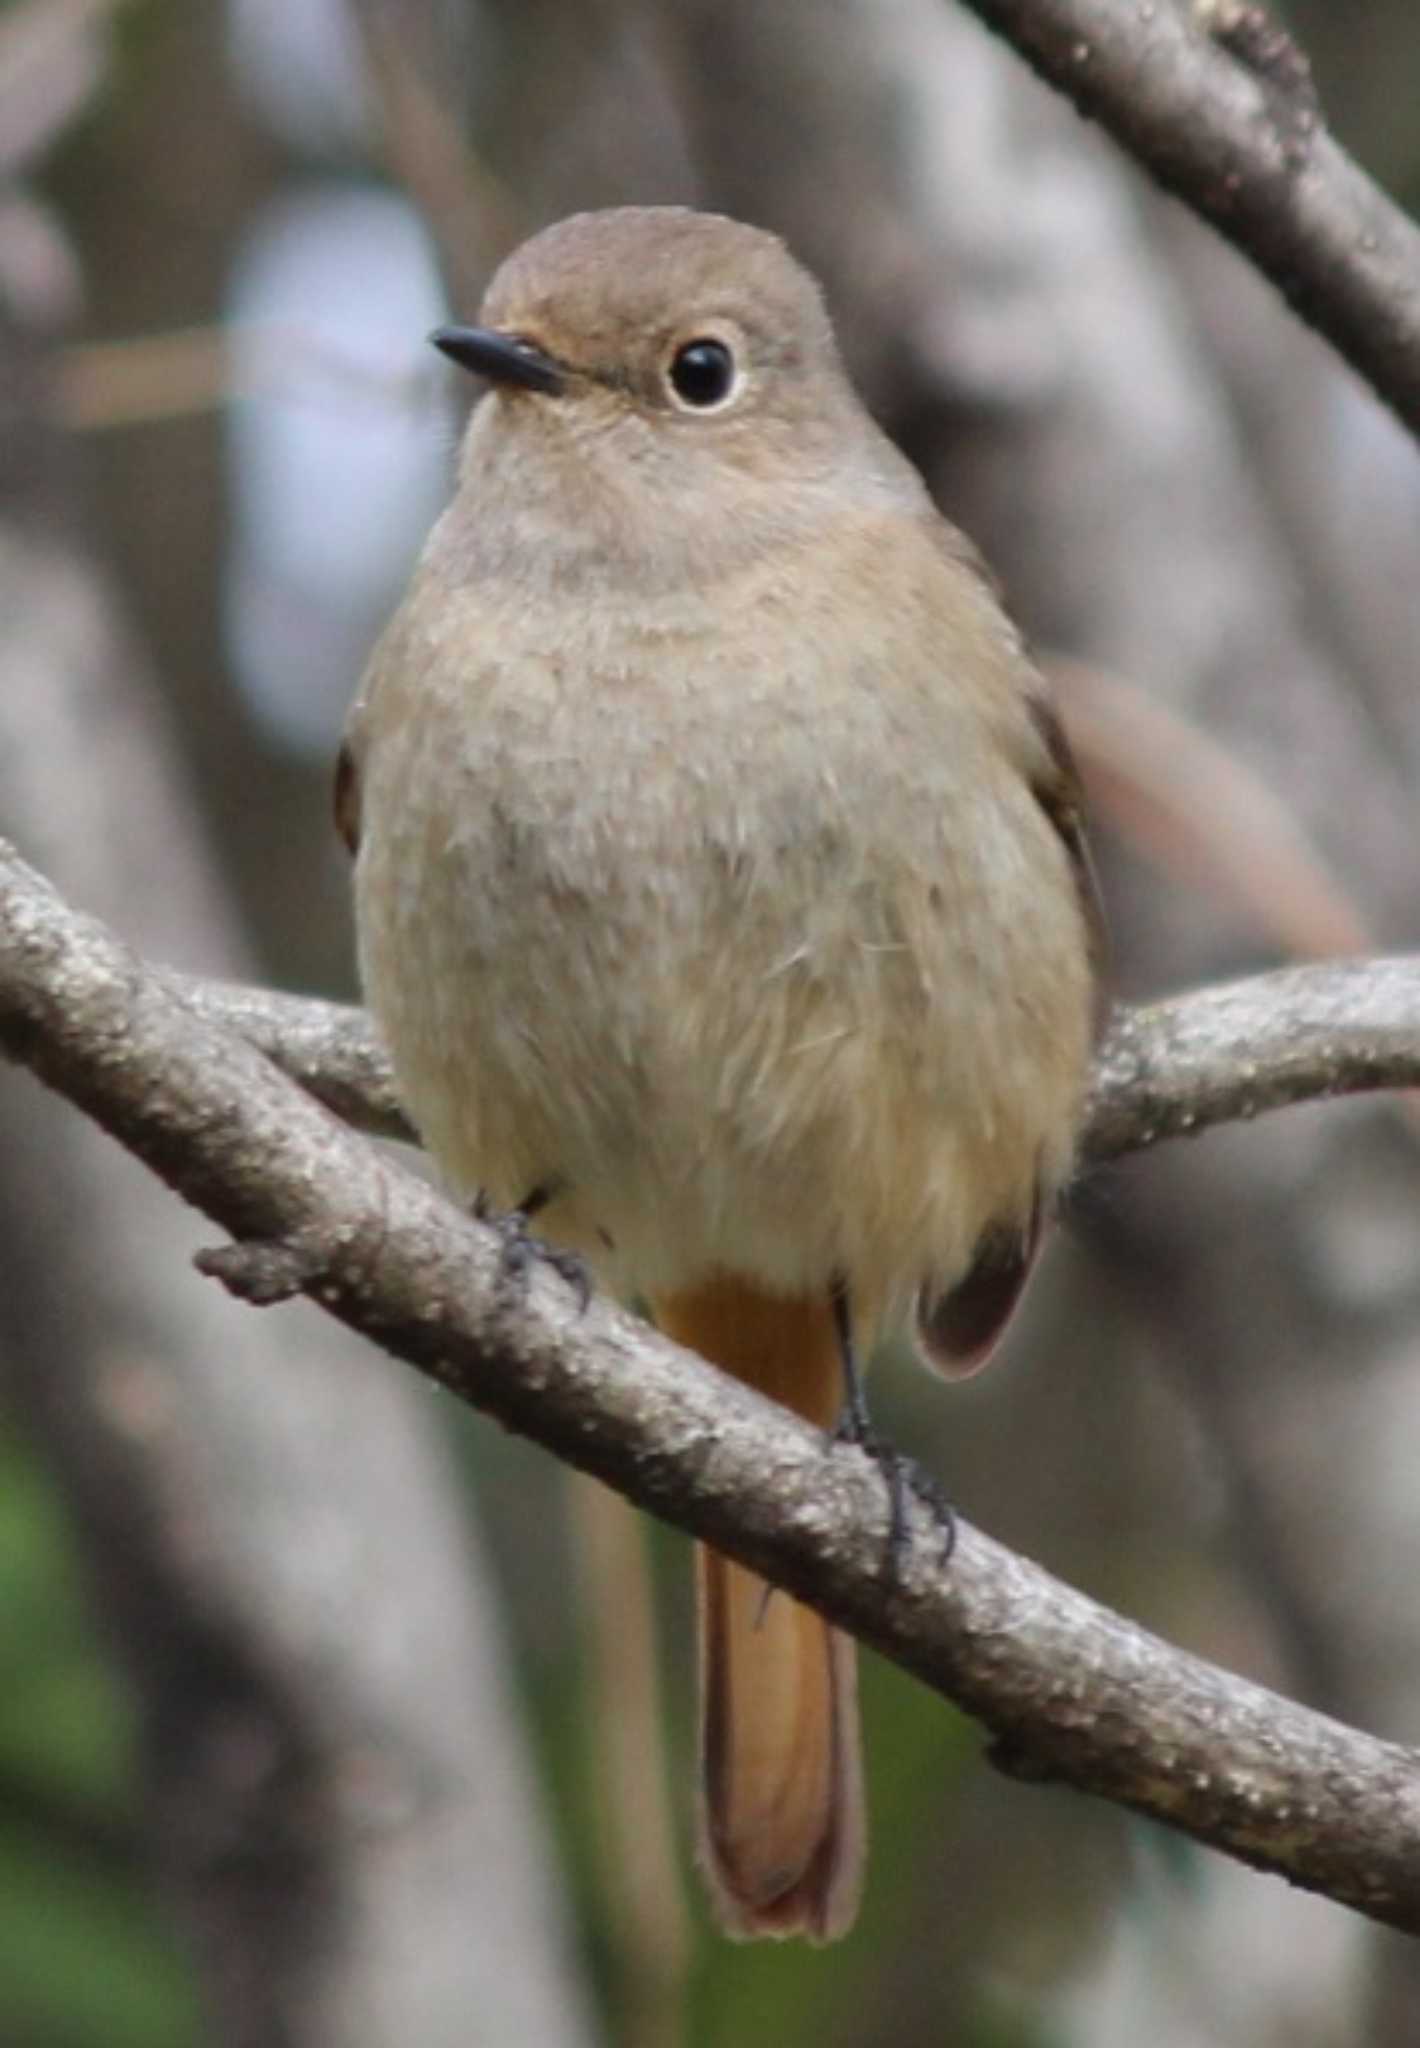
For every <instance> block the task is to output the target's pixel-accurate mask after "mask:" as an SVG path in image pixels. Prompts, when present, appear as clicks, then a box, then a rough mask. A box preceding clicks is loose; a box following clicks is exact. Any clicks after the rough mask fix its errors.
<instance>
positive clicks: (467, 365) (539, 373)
mask: <svg viewBox="0 0 1420 2048" xmlns="http://www.w3.org/2000/svg"><path fill="white" fill-rule="evenodd" d="M429 339H430V341H432V342H433V344H434V346H435V348H437V349H439V350H441V351H442V353H443V354H444V355H446V356H447V357H448V358H449V360H450V361H451V362H455V363H457V364H458V365H459V367H460V368H461V369H464V370H471V371H472V373H473V374H474V376H475V377H486V378H487V379H488V381H489V383H490V384H513V385H516V386H517V387H518V388H519V389H520V390H523V391H545V392H547V393H549V394H550V395H551V396H553V397H556V396H557V394H558V393H559V392H560V391H561V390H562V389H563V388H564V386H565V384H566V381H567V380H566V377H565V376H564V374H563V371H562V369H561V366H560V365H559V364H557V363H555V362H554V361H553V360H552V357H551V356H548V355H544V354H543V352H542V350H541V349H540V348H537V347H535V346H534V345H533V343H532V342H530V341H523V340H521V339H520V338H519V336H517V335H516V334H500V333H499V332H498V330H497V328H496V327H436V328H435V329H434V332H433V333H432V334H431V335H430V336H429Z"/></svg>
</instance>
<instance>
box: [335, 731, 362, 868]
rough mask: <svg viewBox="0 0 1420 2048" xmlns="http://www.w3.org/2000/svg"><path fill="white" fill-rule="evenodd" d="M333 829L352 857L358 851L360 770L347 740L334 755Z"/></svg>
mask: <svg viewBox="0 0 1420 2048" xmlns="http://www.w3.org/2000/svg"><path fill="white" fill-rule="evenodd" d="M333 797H334V804H335V829H336V831H337V832H338V833H339V834H340V836H341V838H342V839H343V840H344V841H345V844H346V847H347V848H348V849H349V852H350V855H351V857H352V859H353V858H354V856H355V855H356V854H357V853H358V852H359V851H360V771H359V770H358V769H357V768H356V766H355V755H354V753H353V752H352V750H351V746H350V742H349V740H347V741H346V742H345V744H344V746H343V747H342V748H341V749H340V752H339V753H338V754H337V755H336V757H335V788H334V792H333Z"/></svg>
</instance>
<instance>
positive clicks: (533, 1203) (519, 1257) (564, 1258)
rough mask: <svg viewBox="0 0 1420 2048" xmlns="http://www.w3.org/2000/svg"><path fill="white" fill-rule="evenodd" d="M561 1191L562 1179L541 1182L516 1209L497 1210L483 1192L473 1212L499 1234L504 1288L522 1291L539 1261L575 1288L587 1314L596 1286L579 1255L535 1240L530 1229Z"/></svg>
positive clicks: (544, 1241) (543, 1240) (578, 1301)
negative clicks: (531, 1223) (530, 1224)
mask: <svg viewBox="0 0 1420 2048" xmlns="http://www.w3.org/2000/svg"><path fill="white" fill-rule="evenodd" d="M561 1192H562V1182H561V1181H560V1180H558V1179H556V1178H553V1179H551V1180H540V1181H538V1183H537V1184H536V1186H535V1187H532V1188H530V1189H529V1190H528V1192H527V1194H526V1195H524V1197H523V1199H522V1201H521V1202H519V1204H518V1206H517V1208H516V1209H506V1210H505V1209H496V1208H495V1207H494V1206H493V1204H492V1203H491V1202H490V1201H489V1199H488V1197H487V1196H486V1195H485V1194H483V1193H482V1192H480V1193H479V1194H478V1195H476V1196H475V1197H474V1202H473V1213H474V1215H475V1216H476V1217H477V1218H478V1220H479V1222H480V1223H487V1224H490V1225H491V1226H492V1228H493V1229H494V1230H496V1231H497V1233H498V1238H499V1242H500V1244H501V1247H502V1260H501V1264H500V1268H499V1274H498V1278H499V1281H500V1283H501V1284H502V1285H504V1286H506V1287H509V1288H519V1289H521V1288H523V1287H525V1286H526V1285H527V1277H528V1274H529V1272H530V1271H531V1269H532V1267H533V1264H534V1263H535V1262H536V1263H537V1264H540V1265H544V1266H550V1267H551V1268H552V1270H553V1272H554V1273H557V1274H560V1275H561V1277H562V1279H564V1280H565V1281H566V1283H567V1285H568V1286H569V1287H570V1288H571V1289H572V1291H573V1293H574V1294H575V1295H576V1297H577V1306H578V1308H579V1310H580V1311H581V1313H582V1314H584V1315H585V1313H586V1310H587V1304H588V1303H589V1302H590V1300H591V1298H592V1283H591V1280H590V1278H589V1276H588V1273H587V1268H586V1265H585V1264H584V1262H583V1261H582V1260H581V1259H580V1258H579V1257H578V1256H577V1254H576V1252H569V1251H564V1250H563V1248H562V1247H561V1246H560V1245H555V1244H548V1242H547V1241H546V1239H545V1238H541V1237H535V1236H534V1235H533V1233H532V1231H531V1230H529V1228H528V1225H529V1223H530V1222H531V1221H532V1219H533V1217H534V1216H536V1215H538V1214H539V1213H540V1211H542V1210H543V1209H545V1208H546V1207H547V1205H548V1203H549V1202H551V1201H552V1200H554V1198H555V1197H556V1196H557V1195H559V1194H560V1193H561Z"/></svg>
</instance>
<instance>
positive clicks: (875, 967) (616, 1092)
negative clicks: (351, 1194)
mask: <svg viewBox="0 0 1420 2048" xmlns="http://www.w3.org/2000/svg"><path fill="white" fill-rule="evenodd" d="M648 851H649V850H648V849H646V848H644V847H643V848H642V849H640V851H639V852H638V853H637V854H636V855H635V856H634V857H628V856H627V854H626V852H625V849H618V850H617V851H616V852H612V851H610V850H609V849H608V848H607V847H603V848H602V850H601V854H600V857H599V858H598V859H596V860H593V861H591V862H588V861H587V860H586V859H585V858H584V857H583V856H584V855H585V852H586V849H585V848H582V849H574V848H572V847H571V846H561V847H559V846H558V845H557V843H556V839H555V835H553V838H552V840H550V841H549V842H547V843H544V844H542V845H541V846H540V847H534V846H533V845H532V844H530V843H529V842H528V840H527V838H526V835H524V837H523V840H522V843H521V845H520V847H519V850H518V856H517V860H516V862H515V863H514V864H513V866H511V867H510V865H509V862H508V849H507V848H506V847H502V848H498V847H494V846H491V845H484V846H482V847H481V848H474V847H472V846H469V847H465V848H464V849H463V850H462V852H461V855H460V857H459V858H458V859H456V860H453V861H445V862H444V863H442V864H438V863H436V864H432V865H431V864H429V863H425V864H424V866H423V869H422V872H421V874H420V880H419V882H418V883H417V885H415V886H414V887H413V889H412V891H411V893H410V894H409V895H407V896H406V898H405V899H404V901H403V907H402V910H401V912H400V914H398V915H394V916H391V915H389V914H386V915H384V916H381V917H372V916H370V915H368V914H367V915H366V916H365V917H364V918H362V936H363V950H364V954H365V975H366V982H367V987H368V989H369V992H370V997H371V1002H372V1006H373V1008H374V1010H375V1013H376V1016H377V1019H378V1021H379V1023H380V1026H381V1029H382V1031H383V1033H384V1035H385V1038H386V1040H387V1042H388V1045H389V1048H390V1051H391V1054H392V1057H393V1059H394V1063H395V1067H396V1071H397V1074H398V1077H399V1082H400V1086H401V1089H402V1091H403V1094H404V1097H405V1100H406V1102H407V1104H408V1106H409V1109H410V1111H411V1114H412V1116H413V1118H414V1120H415V1122H416V1124H417V1125H418V1127H419V1128H420V1130H421V1132H422V1134H423V1136H424V1138H425V1141H426V1143H427V1145H428V1147H429V1149H430V1151H431V1152H432V1154H433V1155H434V1156H435V1158H436V1159H437V1160H438V1161H439V1163H440V1165H441V1167H442V1169H443V1171H444V1172H445V1174H446V1176H447V1177H448V1178H449V1179H450V1181H451V1182H452V1184H453V1185H454V1186H455V1187H456V1188H458V1189H460V1190H462V1191H464V1192H471V1191H472V1190H473V1189H475V1188H481V1189H484V1190H486V1192H487V1193H488V1194H489V1195H490V1196H491V1197H492V1199H493V1200H494V1201H495V1202H497V1203H498V1204H500V1205H502V1206H506V1207H513V1206H517V1205H520V1204H522V1203H523V1202H524V1201H525V1200H526V1199H527V1198H528V1196H529V1195H530V1194H531V1193H532V1192H533V1191H534V1190H541V1191H546V1192H547V1193H548V1194H549V1197H550V1199H549V1200H548V1203H547V1206H546V1208H545V1210H544V1211H543V1212H542V1214H541V1216H540V1219H539V1228H540V1229H541V1228H545V1229H546V1231H547V1234H548V1235H550V1236H554V1237H556V1238H557V1239H559V1240H560V1241H563V1242H565V1243H568V1244H571V1245H573V1246H574V1247H576V1248H577V1249H578V1250H580V1251H582V1252H583V1253H584V1254H586V1255H587V1256H588V1257H589V1259H590V1260H591V1261H592V1263H593V1264H594V1265H595V1266H596V1267H597V1268H598V1269H599V1270H600V1271H601V1272H602V1274H603V1276H604V1277H605V1278H606V1279H607V1281H608V1282H609V1283H610V1284H612V1285H614V1286H616V1287H618V1288H620V1289H621V1290H622V1291H637V1292H644V1293H655V1292H658V1291H665V1290H669V1289H675V1288H679V1287H683V1286H686V1285H690V1284H693V1283H694V1282H695V1281H696V1280H698V1279H699V1278H700V1277H702V1276H703V1275H704V1274H706V1273H707V1272H709V1271H712V1270H714V1269H716V1268H723V1269H726V1270H729V1271H734V1272H738V1273H741V1274H744V1275H746V1276H749V1277H752V1278H755V1279H757V1280H758V1281H760V1282H761V1283H762V1284H763V1285H765V1286H767V1287H771V1288H776V1289H780V1290H783V1291H787V1292H794V1291H799V1290H803V1289H817V1288H821V1287H823V1286H824V1285H826V1284H827V1283H828V1282H829V1281H830V1280H831V1279H832V1278H833V1277H834V1276H835V1275H837V1274H841V1273H842V1274H847V1275H849V1276H850V1277H852V1278H853V1280H854V1283H855V1286H856V1287H857V1289H858V1292H859V1294H860V1296H861V1297H864V1298H872V1299H873V1300H874V1301H876V1303H877V1305H878V1307H879V1308H880V1309H886V1308H888V1307H889V1306H890V1305H891V1304H892V1303H893V1302H894V1301H900V1300H901V1299H902V1298H904V1297H905V1296H906V1295H907V1294H910V1292H911V1291H912V1289H913V1288H915V1287H916V1286H917V1285H918V1284H920V1283H921V1282H922V1280H923V1279H924V1277H925V1276H926V1275H927V1274H929V1273H937V1274H951V1273H953V1272H955V1271H956V1270H958V1269H960V1268H964V1267H965V1265H966V1263H967V1262H968V1260H969V1258H970V1255H971V1251H972V1247H973V1245H974V1243H975V1240H976V1237H977V1234H978V1232H979V1231H980V1229H981V1228H982V1226H983V1224H984V1223H985V1222H986V1221H988V1220H990V1219H991V1217H992V1216H993V1215H995V1216H1011V1215H1016V1214H1021V1213H1024V1212H1026V1211H1028V1210H1029V1207H1030V1204H1031V1201H1032V1191H1033V1188H1034V1184H1035V1179H1036V1176H1037V1174H1038V1173H1039V1172H1040V1170H1041V1164H1042V1160H1043V1159H1048V1155H1049V1154H1050V1152H1051V1150H1052V1148H1053V1149H1054V1152H1055V1153H1057V1154H1058V1155H1059V1157H1060V1161H1061V1170H1063V1159H1064V1152H1065V1149H1066V1147H1067V1146H1068V1130H1069V1126H1070V1123H1071V1122H1072V1120H1073V1115H1074V1098H1075V1096H1076V1095H1077V1094H1078V1072H1075V1073H1067V1074H1065V1075H1063V1076H1062V1079H1061V1082H1060V1085H1059V1086H1057V1087H1055V1088H1054V1089H1053V1091H1052V1090H1051V1089H1050V1088H1044V1087H1042V1083H1041V1076H1040V1073H1039V1071H1038V1068H1039V1060H1038V1058H1037V1057H1036V1054H1035V1053H1034V1051H1033V1049H1032V1046H1031V1045H1030V1043H1028V1042H1027V1039H1028V1036H1029V1034H1025V1035H1023V1037H1022V1042H1021V1043H1020V1045H1019V1046H1017V1047H1015V1048H1012V1046H1011V1045H1010V1043H1009V1038H1010V1031H1009V1026H1008V1025H1007V1027H1006V1028H1004V1029H1003V1026H1002V1021H1001V1020H1002V1017H1003V1014H1004V1015H1005V1016H1006V1018H1007V1019H1009V1016H1010V1006H1009V1004H1007V1005H1005V1006H1004V1011H1003V1005H1002V1004H1001V1003H999V1002H993V1003H985V1004H983V1003H982V1002H981V1001H980V1000H977V1001H974V1002H973V1001H970V1000H963V990H964V987H965V983H966V979H967V977H968V972H969V970H968V967H967V965H966V963H963V962H961V961H957V962H955V963H953V962H952V961H951V959H950V957H949V955H950V948H948V949H947V953H946V955H943V957H941V958H937V957H933V958H932V959H930V960H927V959H924V958H922V957H921V955H920V952H919V951H918V950H914V948H913V946H912V944H911V943H910V941H909V940H905V939H902V938H898V939H897V940H894V941H890V942H888V941H884V939H883V936H882V930H881V927H882V915H881V911H882V906H881V904H880V903H879V902H877V900H876V898H875V896H874V893H873V891H872V890H870V889H863V888H860V889H859V890H858V892H857V900H856V901H855V899H854V897H853V895H852V892H849V893H848V894H847V895H845V896H843V897H835V896H834V894H833V893H832V892H831V891H829V892H827V893H825V891H824V889H823V887H822V883H821V882H820V883H819V884H818V885H817V886H815V885H814V884H813V883H812V881H811V878H810V877H809V876H808V875H807V874H806V873H804V872H803V871H802V866H801V864H799V863H796V862H795V861H792V860H791V861H789V862H788V863H787V864H786V865H785V866H784V867H783V868H782V870H781V871H780V872H778V873H777V874H770V873H765V874H763V875H758V876H751V877H748V878H747V877H746V875H745V874H744V873H743V872H739V873H737V872H736V871H735V863H734V862H733V861H730V860H727V859H726V858H725V857H724V855H723V849H715V848H713V847H712V848H701V849H698V850H697V851H696V852H695V853H694V854H693V855H692V854H691V852H690V851H689V850H688V849H687V848H686V847H685V846H684V845H681V846H680V847H679V848H678V849H677V850H676V857H675V858H674V859H669V858H667V859H664V860H655V859H650V858H648ZM514 870H515V871H516V879H515V880H514V879H513V876H514ZM380 895H381V901H382V902H383V903H384V904H385V905H386V908H387V909H388V904H389V902H390V900H391V897H390V893H389V892H380ZM941 950H942V949H941V948H938V953H941ZM979 969H980V962H976V963H974V965H973V967H972V969H971V970H970V971H979ZM983 1017H985V1018H990V1019H993V1020H994V1022H993V1023H992V1025H991V1027H990V1036H989V1040H984V1039H983V1038H982V1037H981V1035H980V1031H981V1026H980V1023H979V1021H978V1020H980V1019H982V1018H983ZM1081 1029H1082V1030H1083V1025H1082V1026H1081ZM1075 1065H1076V1068H1077V1069H1078V1067H1079V1065H1080V1061H1078V1060H1077V1061H1076V1063H1075Z"/></svg>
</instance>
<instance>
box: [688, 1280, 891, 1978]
mask: <svg viewBox="0 0 1420 2048" xmlns="http://www.w3.org/2000/svg"><path fill="white" fill-rule="evenodd" d="M654 1307H655V1311H656V1319H657V1321H658V1323H659V1324H660V1326H661V1328H662V1329H663V1330H664V1331H665V1332H666V1334H667V1335H668V1336H670V1337H673V1338H675V1340H676V1341H677V1342H678V1343H681V1344H685V1345H687V1346H689V1348H690V1349H692V1350H694V1351H698V1352H699V1353H700V1355H701V1356H702V1357H703V1358H708V1359H709V1360H710V1361H711V1362H712V1363H713V1364H715V1365H718V1366H719V1367H720V1368H721V1370H722V1371H724V1372H728V1373H732V1374H733V1375H734V1376H735V1378H736V1379H741V1380H745V1381H747V1382H748V1383H749V1384H750V1385H751V1386H753V1387H756V1388H758V1390H759V1391H760V1392H761V1393H763V1394H767V1395H769V1396H770V1398H771V1399H773V1400H776V1401H779V1402H782V1403H783V1405H784V1406H785V1407H786V1408H792V1409H793V1410H795V1412H796V1413H798V1414H800V1415H803V1416H806V1417H807V1418H808V1419H809V1420H810V1421H812V1422H816V1423H818V1424H820V1426H822V1427H824V1428H831V1427H832V1425H833V1423H834V1421H835V1420H836V1418H837V1415H838V1411H839V1406H840V1402H841V1398H842V1364H841V1360H840V1357H839V1347H838V1337H837V1331H836V1328H835V1325H834V1318H833V1311H832V1306H831V1303H830V1301H829V1299H828V1297H827V1294H825V1295H824V1297H823V1298H822V1299H815V1298H809V1297H799V1298H779V1297H776V1296H773V1295H768V1294H763V1293H761V1292H759V1290H758V1289H756V1288H753V1287H749V1286H746V1285H745V1284H744V1283H743V1282H741V1281H737V1280H730V1279H728V1278H718V1279H716V1280H713V1281H711V1282H708V1283H707V1284H706V1285H704V1286H702V1287H699V1288H696V1289H694V1290H691V1291H687V1292H685V1293H681V1294H673V1295H667V1296H663V1297H661V1298H660V1299H659V1300H657V1301H656V1302H655V1304H654ZM696 1576H697V1592H698V1596H699V1614H700V1713H701V1804H700V1854H701V1860H702V1862H703V1864H704V1867H705V1870H706V1874H707V1876H708V1878H709V1881H710V1888H711V1892H712V1895H713V1897H714V1900H715V1904H716V1907H717V1910H718V1913H719V1917H720V1919H721V1921H722V1922H723V1924H724V1926H725V1929H726V1931H727V1932H728V1933H730V1934H734V1935H739V1936H744V1937H752V1936H761V1935H788V1934H801V1935H806V1936H807V1937H808V1938H809V1939H810V1940H811V1941H831V1940H832V1939H833V1938H834V1937H835V1936H836V1935H840V1934H844V1933H846V1932H847V1930H848V1928H849V1927H850V1926H851V1924H852V1921H853V1918H854V1915H855V1913H856V1911H857V1907H858V1894H859V1890H860V1887H861V1882H862V1871H863V1857H864V1849H865V1829H864V1817H863V1788H862V1763H861V1756H860V1746H859V1736H858V1702H857V1692H858V1679H857V1649H856V1645H855V1644H854V1643H853V1641H852V1639H851V1638H850V1637H847V1636H844V1635H842V1634H840V1633H839V1631H838V1630H837V1629H833V1628H830V1627H829V1625H828V1623H827V1622H825V1621H823V1620H822V1619H821V1618H820V1616H818V1615H817V1614H815V1613H813V1612H812V1611H811V1610H810V1609H809V1608H807V1607H803V1606H801V1605H800V1604H799V1603H798V1602H797V1601H796V1600H791V1599H790V1598H789V1596H788V1594H786V1593H781V1592H776V1591H772V1590H771V1589H770V1588H769V1587H768V1586H767V1585H766V1584H765V1582H764V1580H763V1579H761V1578H758V1577H757V1576H756V1575H755V1574H754V1573H753V1572H750V1571H746V1570H745V1569H744V1567H743V1566H741V1565H737V1564H732V1563H731V1562H730V1561H729V1559H728V1558H724V1557H721V1556H720V1555H719V1554H718V1553H717V1552H715V1551H713V1550H706V1549H704V1548H703V1547H702V1548H701V1549H700V1551H699V1552H698V1556H697V1575H696Z"/></svg>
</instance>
